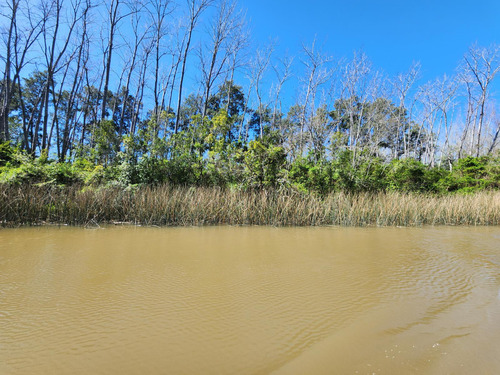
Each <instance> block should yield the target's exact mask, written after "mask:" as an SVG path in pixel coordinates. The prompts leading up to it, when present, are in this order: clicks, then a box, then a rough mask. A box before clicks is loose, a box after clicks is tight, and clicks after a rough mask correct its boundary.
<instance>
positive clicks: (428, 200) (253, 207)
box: [0, 185, 500, 226]
mask: <svg viewBox="0 0 500 375" xmlns="http://www.w3.org/2000/svg"><path fill="white" fill-rule="evenodd" d="M112 222H127V223H131V224H142V225H160V226H164V225H172V226H189V225H194V226H198V225H272V226H310V225H340V226H367V225H377V226H416V225H499V224H500V192H480V193H476V194H472V195H447V196H433V195H422V194H407V193H398V192H391V193H362V194H347V193H333V194H331V195H328V196H326V197H319V196H315V195H313V194H303V193H300V192H296V191H292V190H275V191H251V192H244V191H238V190H229V189H220V188H201V187H200V188H193V187H191V188H189V187H172V186H168V185H164V186H156V187H153V186H145V187H141V188H138V189H136V190H123V189H119V188H97V189H94V188H79V187H65V188H60V187H54V186H52V187H51V186H34V185H24V186H8V185H0V223H1V224H2V225H4V226H13V225H37V224H43V223H53V224H70V225H88V224H95V223H112Z"/></svg>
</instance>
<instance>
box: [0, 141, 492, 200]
mask: <svg viewBox="0 0 500 375" xmlns="http://www.w3.org/2000/svg"><path fill="white" fill-rule="evenodd" d="M271 139H272V138H271V137H268V136H264V137H263V138H262V140H260V141H259V140H255V141H251V142H250V143H249V144H248V145H247V146H244V147H243V146H241V145H239V144H238V143H236V142H235V143H232V144H228V145H226V146H225V147H224V148H222V149H221V150H220V152H215V151H214V150H210V151H209V152H208V156H204V155H203V154H201V155H192V154H189V153H186V154H180V155H175V156H172V157H171V158H169V159H160V158H154V157H148V156H142V157H140V158H134V157H133V156H131V155H127V154H126V153H118V155H117V156H116V158H115V160H114V162H113V163H108V164H107V165H103V164H100V163H97V164H96V163H93V162H91V161H89V160H88V159H85V158H79V159H76V160H75V161H74V162H72V163H70V162H66V163H64V162H62V163H61V162H57V161H55V160H50V159H49V158H48V157H47V156H46V155H42V156H40V157H38V158H32V157H31V156H30V155H28V154H26V153H25V152H22V151H20V150H19V149H15V148H13V147H11V146H10V145H9V144H8V143H4V144H2V145H0V182H1V183H3V184H10V185H21V184H26V183H31V184H38V185H56V186H61V185H78V186H90V187H98V186H107V187H121V188H129V189H134V188H135V189H137V188H138V187H140V185H147V184H154V185H160V184H169V185H172V186H197V187H220V188H230V189H233V190H234V189H237V190H256V189H263V188H264V189H268V190H269V189H278V188H280V189H283V188H285V189H290V190H295V191H299V192H304V193H316V194H319V195H325V194H328V193H331V192H340V191H342V192H346V193H356V192H388V191H399V192H419V193H438V194H443V193H449V192H465V193H468V192H474V191H479V190H492V189H498V188H500V158H499V157H496V158H493V157H486V156H483V157H479V158H478V157H472V156H469V157H466V158H463V159H460V160H458V161H457V162H456V163H454V164H453V165H452V168H451V169H448V168H443V167H438V166H436V167H429V166H426V165H424V164H422V163H421V162H418V161H416V160H414V159H404V160H392V161H390V162H388V163H387V162H384V161H383V160H381V159H380V158H376V157H373V156H372V155H362V156H360V157H358V159H357V160H358V162H357V164H356V165H354V166H353V164H352V153H351V152H349V151H344V152H343V153H341V154H339V155H338V157H336V158H335V159H331V160H325V159H320V160H317V159H316V158H315V157H314V155H310V156H309V157H305V158H299V159H296V160H294V161H293V162H289V161H288V160H287V157H286V154H285V153H284V151H283V149H282V148H281V147H280V146H278V145H276V144H273V143H272V142H271ZM181 141H182V139H180V140H179V141H178V145H179V143H180V142H181ZM229 150H230V152H229Z"/></svg>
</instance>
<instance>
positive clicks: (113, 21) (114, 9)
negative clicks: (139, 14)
mask: <svg viewBox="0 0 500 375" xmlns="http://www.w3.org/2000/svg"><path fill="white" fill-rule="evenodd" d="M123 6H124V3H123V0H106V10H107V17H108V18H107V24H108V38H107V43H106V49H105V51H104V89H103V93H102V104H101V119H104V118H105V117H106V106H107V101H108V100H107V99H108V89H109V78H110V73H111V61H112V58H113V52H114V48H115V38H116V34H117V29H118V26H119V24H120V22H121V21H122V20H123V19H124V18H126V17H128V16H130V15H131V14H132V13H134V12H135V11H136V9H137V8H136V9H134V8H130V7H129V8H128V9H127V10H126V11H125V12H124V13H123V12H122V8H123Z"/></svg>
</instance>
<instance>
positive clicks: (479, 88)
mask: <svg viewBox="0 0 500 375" xmlns="http://www.w3.org/2000/svg"><path fill="white" fill-rule="evenodd" d="M464 63H465V65H464V73H463V75H462V78H463V81H464V82H465V84H466V85H467V92H468V101H469V112H473V113H474V115H472V113H468V115H469V116H474V119H473V120H472V123H473V124H474V129H473V136H472V139H474V138H475V140H476V144H475V153H476V156H479V155H480V152H481V136H482V132H483V127H484V116H485V107H486V102H487V100H488V95H489V89H490V84H491V82H492V80H493V79H494V78H495V76H496V74H497V73H498V72H499V71H500V46H499V45H492V46H490V47H488V48H484V47H478V46H477V45H474V46H472V47H471V48H469V51H468V52H467V54H466V55H465V56H464ZM467 130H468V124H467V127H466V131H467ZM471 152H472V150H471Z"/></svg>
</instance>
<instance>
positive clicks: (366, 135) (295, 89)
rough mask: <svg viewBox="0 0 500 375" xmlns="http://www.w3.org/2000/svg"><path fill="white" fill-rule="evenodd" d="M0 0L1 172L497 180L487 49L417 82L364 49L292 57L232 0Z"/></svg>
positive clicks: (394, 185)
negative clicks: (256, 34)
mask: <svg viewBox="0 0 500 375" xmlns="http://www.w3.org/2000/svg"><path fill="white" fill-rule="evenodd" d="M1 7H2V9H1V14H2V20H1V26H2V28H1V33H2V38H1V40H2V43H3V46H2V48H1V50H2V52H1V59H0V64H1V65H0V69H2V71H3V77H2V80H1V81H0V141H2V142H8V144H7V143H5V144H4V145H3V146H2V151H1V153H0V159H1V160H0V163H1V164H2V165H3V166H2V167H1V168H2V172H1V179H2V180H3V181H4V182H19V181H23V180H26V179H31V181H38V182H50V181H55V182H56V183H72V182H80V183H95V182H102V183H109V182H111V181H115V182H117V183H121V184H127V185H130V184H138V183H161V182H170V183H175V184H190V185H204V186H205V185H217V186H229V185H234V184H239V185H241V186H245V187H276V186H286V185H290V186H295V187H296V188H298V189H304V190H314V191H319V192H330V191H334V190H340V189H344V190H349V191H374V190H377V191H379V190H387V189H400V190H411V191H424V190H426V191H455V190H460V189H465V190H467V189H476V188H495V187H498V185H499V183H498V179H499V177H498V154H497V151H498V148H499V146H498V144H499V139H498V138H499V134H500V121H499V118H498V116H497V115H496V113H495V101H494V99H495V98H494V97H492V93H491V92H492V82H493V80H494V78H495V76H496V74H497V73H498V71H499V70H500V63H499V57H500V49H499V47H498V46H497V45H493V46H490V47H479V46H472V47H471V48H469V50H468V51H467V53H466V54H465V55H464V58H463V61H461V62H460V63H459V67H458V68H457V70H456V72H453V75H451V76H446V75H445V76H443V77H441V78H439V79H436V80H435V81H432V82H427V83H424V84H419V77H420V66H419V64H414V65H412V66H411V67H410V69H409V70H408V71H407V72H406V73H401V74H398V75H396V76H394V77H388V76H386V75H385V74H383V73H382V72H380V71H377V70H376V69H375V68H374V67H373V66H372V64H371V63H370V61H369V60H368V58H367V57H366V56H365V55H364V54H363V53H355V54H354V55H353V57H352V58H350V59H343V58H337V59H334V58H332V57H331V56H330V55H328V54H327V53H325V52H323V51H321V50H320V48H318V43H317V42H316V41H313V42H312V43H311V44H310V45H306V46H304V47H303V49H302V53H301V55H300V56H297V57H296V58H291V57H281V56H277V53H276V50H277V48H276V44H275V43H270V44H269V45H267V46H262V47H255V46H253V45H252V42H251V39H250V36H249V33H248V31H247V26H246V24H245V22H244V13H243V12H242V11H241V10H240V9H239V8H238V5H237V4H236V2H234V1H232V0H184V1H181V0H179V1H171V0H128V1H124V0H107V1H105V2H97V1H93V0H39V1H33V0H9V1H7V2H4V3H3V4H2V5H1ZM237 82H239V83H237ZM292 97H293V98H296V101H295V103H294V104H292V105H288V104H287V103H291V102H292V101H291V99H290V98H292ZM55 161H58V163H56V162H55Z"/></svg>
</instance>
